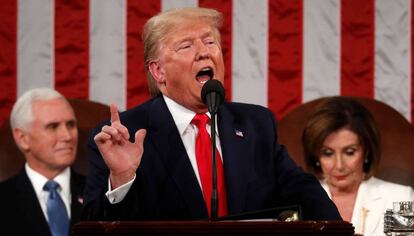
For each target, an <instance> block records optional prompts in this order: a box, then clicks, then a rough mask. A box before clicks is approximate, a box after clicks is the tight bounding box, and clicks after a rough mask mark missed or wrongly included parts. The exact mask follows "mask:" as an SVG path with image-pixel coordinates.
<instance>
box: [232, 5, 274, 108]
mask: <svg viewBox="0 0 414 236" xmlns="http://www.w3.org/2000/svg"><path fill="white" fill-rule="evenodd" d="M233 9H234V10H233V34H232V36H233V39H232V45H233V48H232V65H233V68H232V88H233V91H232V94H233V99H232V100H233V101H237V102H248V103H253V104H258V105H263V106H267V103H268V101H267V100H268V96H267V92H268V91H267V90H268V89H267V82H268V81H267V79H268V73H267V69H268V31H267V29H268V2H267V1H266V0H256V1H250V0H239V1H234V2H233Z"/></svg>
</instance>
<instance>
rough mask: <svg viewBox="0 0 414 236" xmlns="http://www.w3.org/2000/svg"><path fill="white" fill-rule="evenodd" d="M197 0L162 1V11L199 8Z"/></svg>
mask: <svg viewBox="0 0 414 236" xmlns="http://www.w3.org/2000/svg"><path fill="white" fill-rule="evenodd" d="M197 6H198V1H197V0H161V9H162V11H166V10H169V9H173V8H181V7H197Z"/></svg>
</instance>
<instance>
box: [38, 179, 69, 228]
mask: <svg viewBox="0 0 414 236" xmlns="http://www.w3.org/2000/svg"><path fill="white" fill-rule="evenodd" d="M58 187H59V184H58V183H56V182H55V181H53V180H49V181H47V182H46V184H45V186H44V187H43V189H44V190H45V191H48V192H49V197H48V199H47V216H48V218H49V222H48V223H49V228H50V231H51V232H52V235H53V236H67V235H68V234H69V218H68V213H67V212H66V207H65V203H63V201H62V198H61V197H60V195H59V193H58V192H57V188H58Z"/></svg>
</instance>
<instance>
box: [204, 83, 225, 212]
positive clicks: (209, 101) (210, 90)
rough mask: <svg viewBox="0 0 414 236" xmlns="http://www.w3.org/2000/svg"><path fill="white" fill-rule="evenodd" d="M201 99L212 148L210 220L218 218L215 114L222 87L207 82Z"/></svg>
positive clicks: (219, 84) (221, 95)
mask: <svg viewBox="0 0 414 236" xmlns="http://www.w3.org/2000/svg"><path fill="white" fill-rule="evenodd" d="M201 99H202V100H203V102H204V103H205V104H206V105H207V106H208V111H209V112H210V115H211V126H210V128H211V130H210V134H211V136H210V138H211V148H212V152H211V153H212V159H213V161H212V169H213V170H212V171H213V175H212V176H213V179H212V181H213V186H212V192H211V219H212V220H216V219H217V218H218V193H217V167H216V166H217V164H216V113H217V110H218V108H219V106H220V105H221V104H222V103H223V102H224V87H223V85H222V84H221V82H220V81H218V80H214V79H211V80H208V81H207V82H206V83H205V84H204V85H203V88H202V89H201Z"/></svg>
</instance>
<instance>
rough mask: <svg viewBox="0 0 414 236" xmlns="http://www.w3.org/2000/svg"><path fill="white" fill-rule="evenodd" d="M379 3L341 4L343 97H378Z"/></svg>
mask: <svg viewBox="0 0 414 236" xmlns="http://www.w3.org/2000/svg"><path fill="white" fill-rule="evenodd" d="M374 17H375V1H374V0H367V1H361V0H346V1H345V0H342V1H341V94H342V95H348V96H363V97H371V98H373V97H374V63H375V62H374V58H375V57H374V53H375V51H374V47H375V45H374V43H375V42H374V37H375V34H374V33H375V32H374V29H375V19H374Z"/></svg>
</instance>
